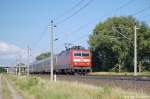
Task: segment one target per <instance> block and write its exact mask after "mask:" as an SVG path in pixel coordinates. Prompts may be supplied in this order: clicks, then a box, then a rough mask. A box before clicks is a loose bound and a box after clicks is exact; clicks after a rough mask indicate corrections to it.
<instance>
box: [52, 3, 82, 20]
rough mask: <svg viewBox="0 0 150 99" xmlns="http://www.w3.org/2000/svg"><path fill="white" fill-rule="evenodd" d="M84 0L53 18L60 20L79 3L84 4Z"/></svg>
mask: <svg viewBox="0 0 150 99" xmlns="http://www.w3.org/2000/svg"><path fill="white" fill-rule="evenodd" d="M83 1H84V0H80V1H79V2H78V3H77V4H76V5H74V6H73V7H72V8H70V9H68V10H67V11H65V12H63V13H62V14H60V15H59V16H57V17H56V18H54V19H53V20H58V19H60V18H62V17H64V16H65V15H66V14H67V13H70V12H71V11H72V10H74V9H75V8H77V7H78V6H79V5H81V4H82V2H83Z"/></svg>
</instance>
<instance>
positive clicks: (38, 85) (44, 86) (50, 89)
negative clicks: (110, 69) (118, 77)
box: [9, 76, 148, 99]
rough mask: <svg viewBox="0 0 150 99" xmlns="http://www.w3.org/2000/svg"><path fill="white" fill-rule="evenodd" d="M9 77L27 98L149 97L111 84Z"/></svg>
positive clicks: (96, 98)
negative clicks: (96, 85) (102, 84)
mask: <svg viewBox="0 0 150 99" xmlns="http://www.w3.org/2000/svg"><path fill="white" fill-rule="evenodd" d="M9 79H11V80H12V81H13V82H14V84H15V85H16V87H17V89H19V90H20V91H21V92H22V93H23V94H24V95H25V96H26V99H128V97H136V98H139V97H143V96H144V97H148V96H147V95H145V94H142V93H140V94H139V93H134V92H125V91H123V90H121V89H118V88H111V87H109V86H105V87H95V86H91V85H86V84H81V83H78V82H65V81H57V82H51V81H49V80H44V79H41V78H38V77H26V76H22V77H16V76H9ZM31 97H32V98H31Z"/></svg>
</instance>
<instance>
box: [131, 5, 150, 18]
mask: <svg viewBox="0 0 150 99" xmlns="http://www.w3.org/2000/svg"><path fill="white" fill-rule="evenodd" d="M149 9H150V6H148V7H145V8H143V9H141V10H139V11H137V12H135V13H133V14H132V16H137V15H138V14H141V13H143V12H145V11H147V10H149Z"/></svg>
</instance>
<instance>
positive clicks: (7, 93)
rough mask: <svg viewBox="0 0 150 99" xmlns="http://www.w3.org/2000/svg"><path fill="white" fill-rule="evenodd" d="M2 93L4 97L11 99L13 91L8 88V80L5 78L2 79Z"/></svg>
mask: <svg viewBox="0 0 150 99" xmlns="http://www.w3.org/2000/svg"><path fill="white" fill-rule="evenodd" d="M2 95H3V99H11V93H10V91H9V89H8V86H7V83H6V80H5V79H4V78H3V80H2Z"/></svg>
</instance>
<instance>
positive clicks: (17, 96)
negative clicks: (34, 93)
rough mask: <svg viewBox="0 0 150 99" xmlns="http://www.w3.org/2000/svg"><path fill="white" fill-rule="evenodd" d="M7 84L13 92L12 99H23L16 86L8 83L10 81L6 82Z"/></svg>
mask: <svg viewBox="0 0 150 99" xmlns="http://www.w3.org/2000/svg"><path fill="white" fill-rule="evenodd" d="M6 82H7V86H8V89H9V90H10V92H11V97H12V99H23V97H22V96H21V95H19V94H18V93H17V91H16V90H15V88H14V86H13V85H12V83H11V82H10V81H8V80H6Z"/></svg>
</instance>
